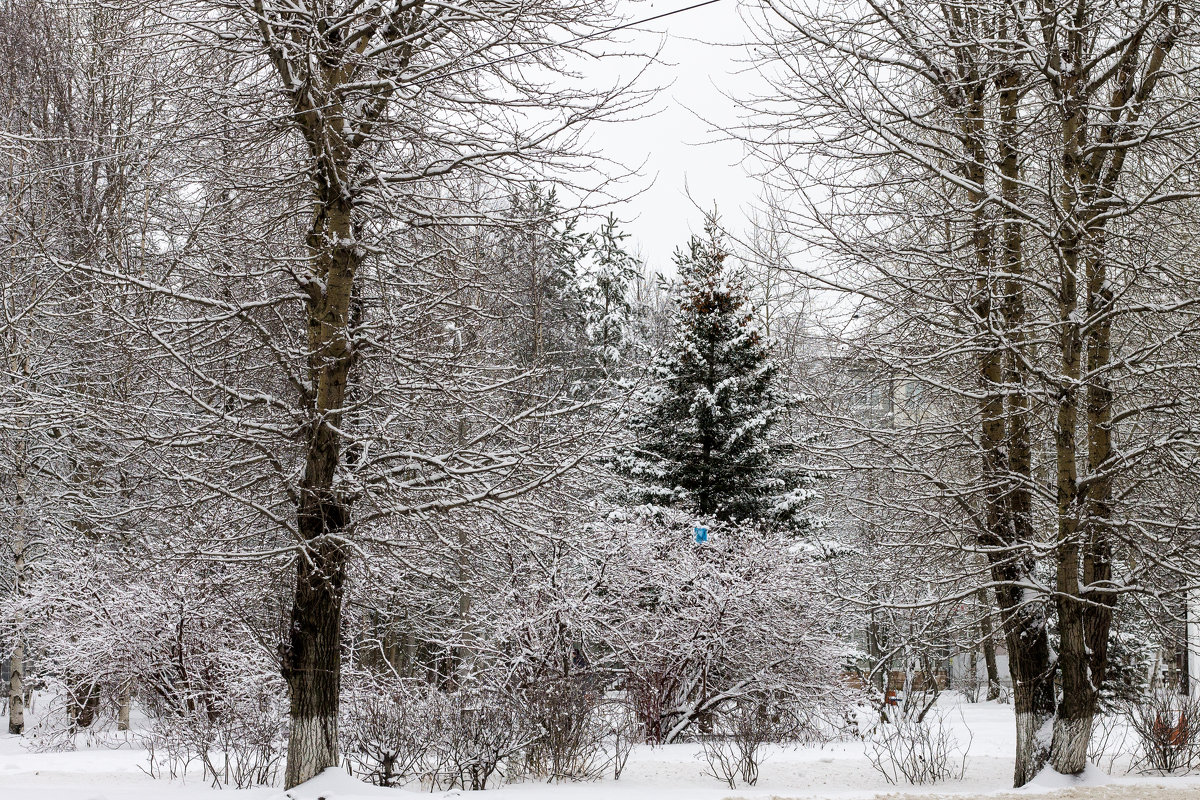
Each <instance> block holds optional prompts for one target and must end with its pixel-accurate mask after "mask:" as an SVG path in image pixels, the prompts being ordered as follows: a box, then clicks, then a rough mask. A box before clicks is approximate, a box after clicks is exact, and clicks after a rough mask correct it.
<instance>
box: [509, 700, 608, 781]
mask: <svg viewBox="0 0 1200 800" xmlns="http://www.w3.org/2000/svg"><path fill="white" fill-rule="evenodd" d="M522 699H523V701H524V702H523V706H524V709H525V713H526V714H527V715H528V718H529V722H530V724H531V725H532V726H533V727H534V728H535V729H536V730H537V731H538V732H539V735H538V737H537V738H536V739H535V740H534V741H533V742H532V743H531V744H530V746H529V747H528V748H527V749H526V767H527V769H528V770H529V773H530V774H531V775H534V776H537V777H540V778H545V779H546V780H549V781H561V780H573V781H594V780H598V779H600V778H601V777H603V776H604V775H605V774H606V773H607V772H608V768H609V766H610V765H611V761H612V754H611V753H610V752H608V751H606V748H605V744H606V740H607V739H608V738H609V735H610V730H609V726H608V724H607V720H606V719H605V718H604V713H603V711H604V709H603V707H602V706H603V700H604V698H603V696H602V695H601V694H600V692H598V691H597V690H596V689H595V688H593V686H592V685H591V683H590V682H589V681H588V680H587V679H586V678H584V677H581V676H569V677H566V678H561V679H559V680H556V681H553V682H551V683H548V684H545V685H541V686H538V687H536V688H533V689H530V690H527V691H525V692H523V693H522Z"/></svg>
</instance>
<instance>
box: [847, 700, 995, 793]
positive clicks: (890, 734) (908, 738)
mask: <svg viewBox="0 0 1200 800" xmlns="http://www.w3.org/2000/svg"><path fill="white" fill-rule="evenodd" d="M864 741H865V743H866V751H867V758H868V759H870V761H871V766H873V767H874V768H875V769H876V770H877V771H878V772H879V773H880V774H881V775H883V777H884V778H885V779H886V780H887V782H888V783H891V784H898V783H900V782H901V781H903V782H904V783H908V784H925V783H937V782H939V781H945V780H959V779H961V778H962V776H963V772H964V771H965V769H966V762H967V752H968V751H969V750H970V748H971V742H970V740H969V739H968V741H967V744H966V745H965V746H963V745H961V744H960V743H959V741H958V738H957V737H956V736H955V735H954V733H953V731H952V730H951V727H950V726H949V725H948V724H947V722H946V718H945V716H944V715H943V714H942V712H941V711H939V710H938V709H936V708H931V709H928V710H926V711H925V712H924V713H922V714H919V715H916V714H914V715H909V714H903V713H900V712H898V711H896V710H894V709H892V710H888V712H887V713H886V714H885V718H884V719H883V720H881V721H880V722H879V724H878V725H877V726H876V727H875V729H874V730H873V731H872V732H871V733H870V734H869V735H867V736H866V737H865V738H864Z"/></svg>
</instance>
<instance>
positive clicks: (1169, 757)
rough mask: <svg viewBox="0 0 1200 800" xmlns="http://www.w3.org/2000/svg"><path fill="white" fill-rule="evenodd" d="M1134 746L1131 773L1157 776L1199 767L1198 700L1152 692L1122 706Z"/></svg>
mask: <svg viewBox="0 0 1200 800" xmlns="http://www.w3.org/2000/svg"><path fill="white" fill-rule="evenodd" d="M1125 717H1126V719H1127V720H1128V721H1129V727H1130V728H1131V729H1132V731H1133V733H1134V736H1135V737H1136V739H1137V742H1138V749H1137V753H1136V755H1135V756H1134V759H1133V764H1132V765H1131V768H1132V769H1136V770H1139V771H1141V772H1157V773H1161V774H1166V773H1177V772H1191V771H1192V770H1194V769H1196V768H1197V767H1200V700H1198V699H1196V698H1194V697H1187V696H1184V695H1176V694H1173V693H1168V692H1156V693H1154V694H1152V695H1149V696H1146V697H1142V698H1140V699H1138V700H1134V701H1130V702H1128V703H1126V704H1125Z"/></svg>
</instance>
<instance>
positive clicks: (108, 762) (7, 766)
mask: <svg viewBox="0 0 1200 800" xmlns="http://www.w3.org/2000/svg"><path fill="white" fill-rule="evenodd" d="M946 705H947V708H946V711H947V712H948V716H947V718H948V720H952V721H953V722H954V727H955V730H956V735H957V736H959V738H960V739H962V740H963V741H964V742H965V741H966V740H967V739H968V738H969V739H970V740H971V746H970V751H969V755H968V760H967V765H966V776H965V778H964V779H963V780H961V781H952V782H948V783H942V784H938V785H937V786H935V787H907V786H905V787H895V786H890V785H889V784H888V783H887V782H886V781H885V780H884V779H883V777H882V776H881V775H879V774H878V773H877V772H875V770H873V769H872V768H871V766H870V763H869V762H868V760H867V758H866V756H865V753H864V749H863V745H862V743H861V742H857V741H853V742H841V743H836V744H832V745H825V746H824V747H819V746H812V747H803V748H774V749H772V750H770V751H769V752H768V754H767V757H766V759H765V761H764V762H763V763H762V766H761V777H760V779H759V781H758V784H757V785H756V786H754V787H753V788H744V789H743V788H739V789H737V790H730V789H729V788H728V787H726V786H725V785H724V784H723V783H720V782H718V781H717V780H715V779H713V778H712V777H709V776H706V775H705V774H704V770H705V765H704V764H703V762H701V761H699V760H697V758H696V755H697V753H698V752H699V746H698V745H695V744H678V745H669V746H666V747H657V748H650V747H643V748H639V749H638V750H636V751H635V752H634V754H633V756H632V757H631V758H630V761H629V764H628V766H627V767H626V769H625V773H624V775H623V776H622V778H621V780H620V781H618V782H614V781H611V780H608V781H600V782H596V783H584V784H553V785H551V784H544V783H523V784H513V785H508V786H504V787H501V788H499V789H495V790H489V791H488V792H487V793H486V794H480V795H477V796H478V797H480V798H482V799H483V800H487V799H488V798H490V799H491V800H609V799H610V798H611V799H612V800H725V799H726V798H745V799H746V800H868V798H903V800H929V799H931V798H944V799H946V798H951V797H953V798H958V799H961V800H971V799H972V798H983V797H986V798H988V800H1029V798H1035V797H1036V798H1041V797H1045V798H1052V800H1184V798H1187V799H1188V800H1192V799H1193V798H1198V797H1200V777H1196V778H1174V777H1168V778H1162V777H1142V776H1135V777H1128V776H1120V775H1119V774H1120V773H1121V772H1123V770H1122V769H1120V768H1119V767H1120V765H1121V763H1122V762H1121V760H1120V759H1118V760H1117V765H1118V769H1117V770H1116V771H1117V773H1118V776H1116V777H1114V776H1110V775H1108V774H1107V773H1106V772H1104V771H1103V770H1100V769H1097V768H1091V769H1089V770H1088V771H1087V772H1086V773H1085V774H1084V775H1083V776H1081V778H1071V777H1066V776H1062V775H1057V774H1054V773H1044V774H1043V775H1041V776H1039V777H1038V778H1037V779H1036V780H1035V781H1034V782H1033V783H1031V784H1030V785H1029V786H1026V787H1024V788H1023V789H1020V790H1013V789H1011V788H1010V787H1011V785H1012V784H1011V781H1012V753H1013V748H1014V745H1015V742H1014V726H1013V717H1012V707H1011V706H1008V705H1002V704H997V703H980V704H965V703H964V704H958V705H951V704H946ZM145 764H146V751H145V750H142V749H140V748H138V747H137V745H136V737H135V738H133V739H131V742H130V743H129V744H127V745H126V746H124V747H121V748H119V749H88V748H83V749H80V750H76V751H71V752H57V753H33V752H29V751H28V750H26V748H25V747H24V746H23V742H22V740H21V739H20V738H19V737H15V736H8V735H4V736H0V800H200V798H204V799H205V800H215V798H217V797H219V796H220V794H219V793H218V790H215V789H212V788H210V787H209V786H208V785H207V784H204V783H201V782H199V781H175V782H169V781H156V780H153V779H151V778H150V777H149V776H148V775H147V774H146V773H145V772H144V771H143V767H144V766H145ZM221 791H224V792H233V791H234V790H231V789H226V790H221ZM235 794H236V795H237V796H238V797H239V798H243V800H322V798H323V800H395V798H396V797H397V796H400V797H403V796H408V795H415V791H408V790H400V789H380V788H377V787H373V786H367V785H365V784H362V783H360V782H358V781H356V780H354V779H353V778H351V777H349V776H348V775H346V774H345V773H344V772H341V771H328V772H326V773H325V774H323V775H321V776H320V777H319V778H317V779H316V780H314V781H310V782H309V783H307V784H305V785H304V786H302V787H297V788H296V789H293V790H291V791H289V792H283V791H280V790H278V789H266V788H262V789H250V790H245V791H239V792H235ZM425 794H426V796H429V793H428V792H426V793H425ZM468 794H469V793H468V792H463V791H451V792H435V793H433V794H432V797H434V798H438V799H439V800H446V799H447V798H451V797H463V796H465V795H468Z"/></svg>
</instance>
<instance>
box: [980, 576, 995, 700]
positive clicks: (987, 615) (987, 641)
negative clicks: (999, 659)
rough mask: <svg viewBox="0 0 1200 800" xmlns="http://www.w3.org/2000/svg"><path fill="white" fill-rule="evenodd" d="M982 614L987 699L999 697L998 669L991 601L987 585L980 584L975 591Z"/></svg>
mask: <svg viewBox="0 0 1200 800" xmlns="http://www.w3.org/2000/svg"><path fill="white" fill-rule="evenodd" d="M977 596H978V598H979V605H980V607H981V608H982V609H983V614H982V615H981V616H980V617H979V640H980V647H981V648H982V649H983V663H984V666H985V667H986V669H987V699H988V700H997V699H999V697H1000V670H999V668H998V667H997V666H996V634H995V631H993V630H992V601H991V599H990V598H989V597H988V591H987V587H984V586H980V587H979V592H978V593H977Z"/></svg>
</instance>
